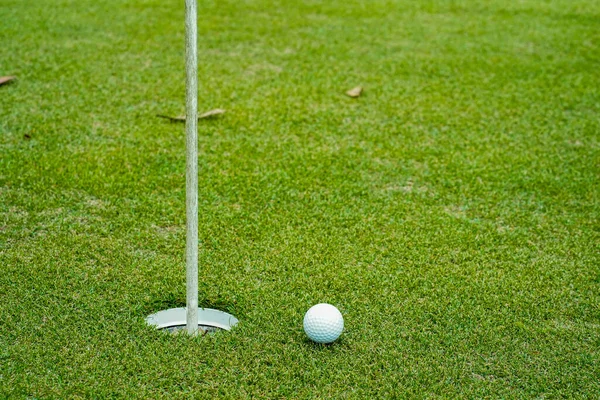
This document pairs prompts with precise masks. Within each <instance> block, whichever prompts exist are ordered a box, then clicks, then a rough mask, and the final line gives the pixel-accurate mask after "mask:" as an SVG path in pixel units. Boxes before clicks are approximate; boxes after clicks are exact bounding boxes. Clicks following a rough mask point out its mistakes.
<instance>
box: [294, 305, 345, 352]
mask: <svg viewBox="0 0 600 400" xmlns="http://www.w3.org/2000/svg"><path fill="white" fill-rule="evenodd" d="M343 330H344V317H342V313H341V312H340V310H338V309H337V308H335V307H334V306H332V305H331V304H326V303H321V304H317V305H314V306H312V307H311V308H310V309H309V310H308V311H307V312H306V314H305V315H304V332H306V335H307V336H308V337H309V339H310V340H312V341H314V342H317V343H331V342H333V341H335V340H336V339H337V338H339V337H340V335H341V334H342V331H343Z"/></svg>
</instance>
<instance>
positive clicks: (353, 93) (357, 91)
mask: <svg viewBox="0 0 600 400" xmlns="http://www.w3.org/2000/svg"><path fill="white" fill-rule="evenodd" d="M362 91H363V88H362V86H357V87H355V88H353V89H350V90H348V91H347V92H346V95H348V96H350V97H352V98H357V97H358V96H360V95H361V93H362Z"/></svg>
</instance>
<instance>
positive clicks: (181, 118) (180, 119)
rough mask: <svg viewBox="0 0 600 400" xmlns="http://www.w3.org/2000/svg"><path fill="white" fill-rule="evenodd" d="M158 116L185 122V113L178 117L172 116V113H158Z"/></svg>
mask: <svg viewBox="0 0 600 400" xmlns="http://www.w3.org/2000/svg"><path fill="white" fill-rule="evenodd" d="M156 116H157V117H160V118H165V119H168V120H169V121H173V122H185V115H178V116H177V117H171V116H170V115H162V114H156Z"/></svg>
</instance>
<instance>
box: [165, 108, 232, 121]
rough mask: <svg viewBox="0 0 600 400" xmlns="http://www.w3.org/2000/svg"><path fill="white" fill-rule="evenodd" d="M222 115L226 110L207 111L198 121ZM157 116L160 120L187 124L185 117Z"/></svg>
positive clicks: (199, 116)
mask: <svg viewBox="0 0 600 400" xmlns="http://www.w3.org/2000/svg"><path fill="white" fill-rule="evenodd" d="M221 114H225V110H222V109H220V108H216V109H214V110H210V111H207V112H205V113H204V114H200V115H198V119H204V118H212V117H216V116H218V115H221ZM156 116H157V117H160V118H166V119H168V120H170V121H173V122H185V115H178V116H176V117H171V116H169V115H162V114H156Z"/></svg>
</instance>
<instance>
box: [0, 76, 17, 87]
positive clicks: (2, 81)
mask: <svg viewBox="0 0 600 400" xmlns="http://www.w3.org/2000/svg"><path fill="white" fill-rule="evenodd" d="M15 78H16V76H0V86H1V85H4V84H5V83H8V82H10V81H12V80H13V79H15Z"/></svg>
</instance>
